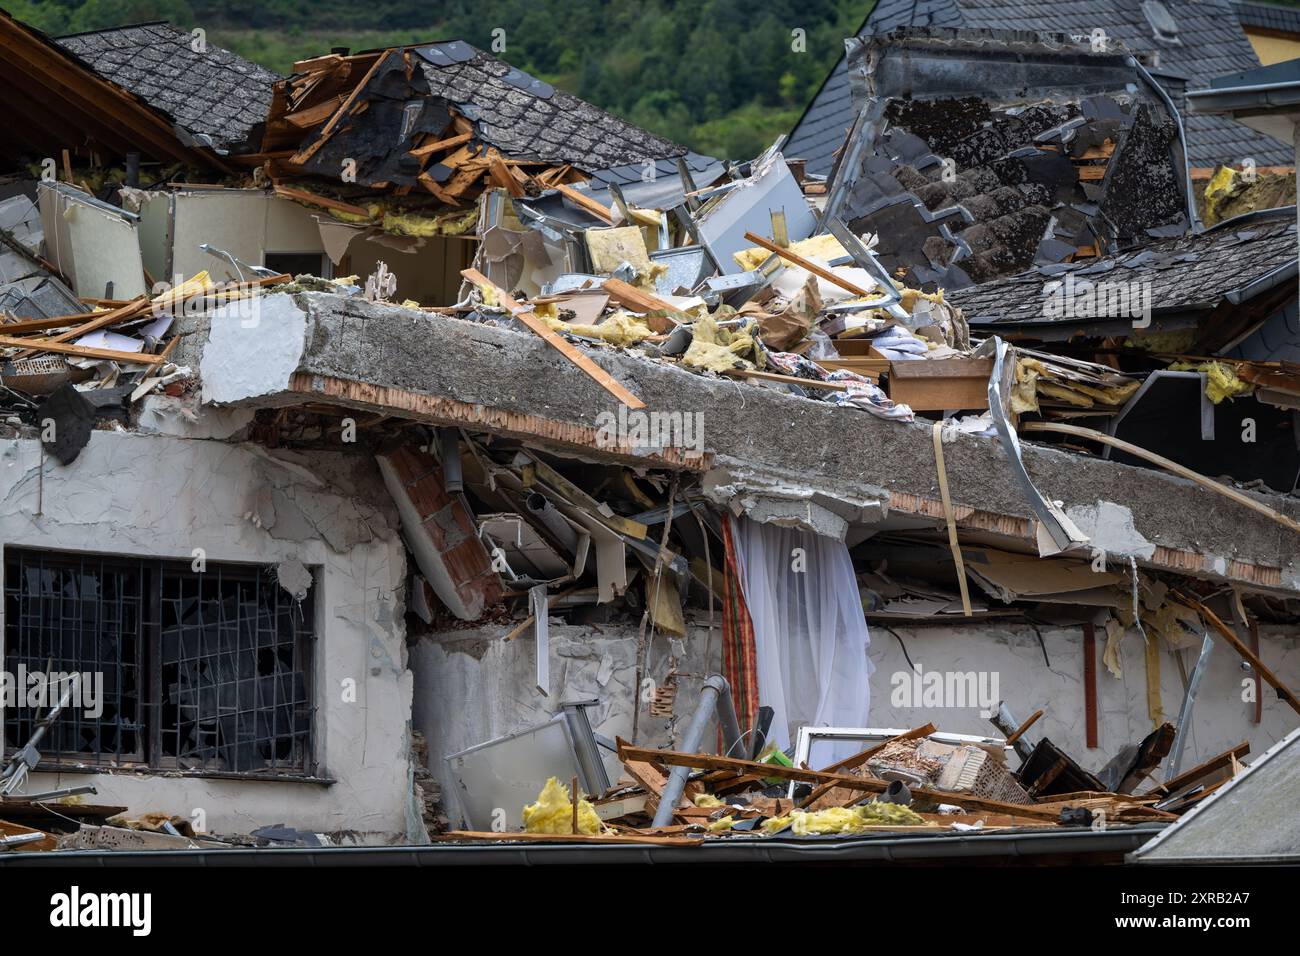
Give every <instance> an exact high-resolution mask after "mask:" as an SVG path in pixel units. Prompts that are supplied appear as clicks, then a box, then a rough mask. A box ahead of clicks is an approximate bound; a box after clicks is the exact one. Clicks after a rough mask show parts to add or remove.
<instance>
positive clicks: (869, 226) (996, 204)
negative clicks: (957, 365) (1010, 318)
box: [827, 29, 1190, 289]
mask: <svg viewBox="0 0 1300 956" xmlns="http://www.w3.org/2000/svg"><path fill="white" fill-rule="evenodd" d="M849 64H850V72H851V75H852V77H853V82H854V84H855V87H856V89H855V97H856V100H857V102H858V104H859V106H860V112H859V114H858V118H857V120H856V122H855V123H854V126H853V129H852V130H851V131H850V134H849V140H848V143H847V144H846V147H845V151H844V154H843V156H842V157H841V159H840V162H839V164H838V165H837V167H836V171H835V175H834V179H833V182H832V184H831V188H830V196H829V198H828V201H827V214H828V215H829V216H835V217H839V218H841V219H843V220H844V221H845V222H846V223H848V225H849V228H850V229H852V230H853V231H855V232H863V231H870V232H873V233H878V234H879V235H881V236H882V237H888V239H889V243H888V245H887V246H883V247H882V250H881V251H882V256H881V258H882V260H883V261H884V263H885V265H886V266H887V267H888V268H889V269H890V270H891V271H893V272H894V273H895V274H896V275H901V276H904V277H905V279H906V281H907V282H908V284H909V285H917V286H921V287H924V288H927V289H933V288H935V287H938V286H941V287H943V288H947V289H954V288H961V287H963V286H966V285H970V284H971V283H972V282H985V281H988V280H990V279H993V278H997V277H998V276H1006V275H1012V274H1014V273H1017V272H1020V271H1022V270H1024V269H1026V268H1028V267H1029V266H1031V265H1032V264H1034V263H1036V262H1037V263H1051V262H1062V261H1066V260H1070V259H1076V258H1084V257H1088V256H1094V255H1096V254H1097V253H1098V252H1105V251H1108V250H1114V249H1117V248H1122V247H1123V246H1125V245H1130V244H1133V243H1134V242H1138V241H1142V240H1146V239H1150V238H1153V237H1159V236H1166V235H1177V234H1181V233H1183V232H1185V231H1186V230H1187V228H1188V226H1189V223H1190V217H1189V209H1190V205H1189V195H1188V190H1187V182H1186V166H1185V161H1184V158H1183V151H1182V138H1181V129H1180V127H1179V121H1178V117H1177V114H1176V113H1174V112H1173V110H1172V109H1171V107H1170V106H1169V105H1167V103H1166V100H1165V98H1164V97H1163V94H1162V93H1161V92H1160V91H1159V90H1158V88H1156V87H1155V86H1154V85H1153V84H1152V83H1151V81H1150V77H1149V76H1148V75H1147V74H1145V73H1144V72H1143V71H1142V70H1141V69H1140V68H1139V67H1138V66H1137V65H1136V63H1135V62H1134V61H1133V60H1132V58H1131V57H1130V56H1128V55H1127V54H1124V53H1115V52H1102V53H1098V52H1094V51H1093V50H1092V49H1091V47H1090V46H1089V45H1088V44H1087V43H1086V42H1083V41H1078V40H1073V39H1071V38H1069V37H1066V36H1063V35H1059V34H1055V35H1040V34H1033V33H1007V32H998V31H969V30H938V29H936V30H900V31H897V32H895V33H893V34H890V35H889V36H887V37H877V38H872V39H869V40H850V41H849Z"/></svg>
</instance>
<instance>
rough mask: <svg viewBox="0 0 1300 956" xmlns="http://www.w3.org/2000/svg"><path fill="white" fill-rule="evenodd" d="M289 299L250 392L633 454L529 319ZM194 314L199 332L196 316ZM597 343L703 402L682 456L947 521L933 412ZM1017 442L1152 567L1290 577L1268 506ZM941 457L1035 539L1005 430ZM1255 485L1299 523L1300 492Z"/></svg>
mask: <svg viewBox="0 0 1300 956" xmlns="http://www.w3.org/2000/svg"><path fill="white" fill-rule="evenodd" d="M296 301H297V303H298V305H299V306H300V307H301V309H302V310H303V314H304V315H305V317H306V318H305V322H304V325H303V327H302V335H303V341H302V349H301V359H300V360H299V364H298V367H297V370H296V372H295V374H294V375H293V376H292V377H291V381H290V383H289V384H288V385H287V386H285V387H284V388H283V389H281V390H280V391H278V392H275V393H269V392H268V393H265V394H263V395H260V396H257V397H256V398H255V399H250V400H249V401H253V402H255V403H258V404H265V403H271V404H289V403H294V402H298V403H301V402H307V401H313V402H320V401H325V402H332V403H335V404H339V405H344V406H347V407H351V408H357V409H364V410H375V411H379V410H382V411H385V412H387V413H388V414H393V415H397V416H402V417H408V418H412V419H417V420H423V421H429V422H436V423H439V424H448V425H458V426H463V427H468V428H479V429H482V430H489V431H495V432H498V433H500V434H505V435H509V436H512V437H518V438H521V439H523V440H527V441H529V442H531V443H535V444H537V445H539V446H550V447H553V448H557V449H565V450H569V451H575V450H581V451H582V452H583V453H584V454H586V455H588V456H592V457H600V456H601V455H602V454H603V455H604V456H605V457H606V458H610V457H616V458H620V459H622V460H627V461H633V462H635V461H637V460H638V459H637V457H636V456H635V455H631V454H615V453H614V452H611V451H610V450H608V449H603V448H601V447H599V445H598V443H597V441H596V437H595V436H596V433H597V428H598V424H599V423H598V420H597V416H598V415H600V413H602V412H613V411H616V409H617V404H616V400H615V399H613V398H612V397H611V396H610V395H609V394H608V393H607V392H605V390H604V389H603V388H601V387H600V386H599V385H597V384H596V383H595V382H594V381H592V380H591V379H590V378H588V377H587V376H586V375H585V374H584V373H583V372H581V371H580V370H578V369H577V368H575V367H574V366H572V365H570V364H569V363H568V362H567V361H566V360H565V359H563V358H562V357H561V356H560V355H559V354H558V353H557V352H555V350H554V349H552V348H551V347H550V346H548V345H546V343H544V342H543V341H541V340H540V339H538V338H537V337H536V336H534V335H532V334H531V333H527V332H523V331H515V330H513V329H508V328H499V327H494V326H489V325H484V324H479V323H474V322H469V321H465V320H462V319H458V318H453V317H448V316H442V315H433V314H422V313H414V312H412V311H411V310H407V309H400V308H396V307H392V306H386V305H379V304H372V303H366V302H364V301H361V300H358V299H348V298H344V297H341V296H337V295H331V294H325V293H305V294H302V295H299V296H298V297H297V300H296ZM193 321H195V322H196V323H197V325H196V327H195V328H196V330H198V329H200V328H201V327H202V323H203V322H204V320H203V319H202V318H201V317H200V318H198V319H195V320H193ZM193 338H194V339H197V342H196V344H195V345H194V346H193V347H194V348H196V349H203V348H204V346H203V343H204V342H205V341H206V336H195V337H193ZM589 354H590V355H591V357H592V358H593V360H594V361H595V362H596V363H597V364H599V365H600V366H601V367H602V368H604V369H605V370H606V371H608V372H610V373H611V374H612V375H613V376H614V377H615V378H617V379H618V380H619V381H620V382H622V383H623V384H624V385H625V386H626V387H628V388H629V389H631V390H632V391H633V392H634V393H636V394H637V395H638V396H640V397H641V398H642V399H643V400H644V401H645V402H646V405H647V408H648V409H651V410H658V411H664V412H681V413H694V412H700V413H702V414H703V416H704V419H703V440H704V441H703V444H704V448H705V455H706V458H705V461H704V463H703V464H696V465H694V466H691V465H685V464H684V463H683V464H684V467H695V468H697V469H698V468H706V467H710V466H711V465H712V464H713V463H715V462H734V463H743V464H744V469H743V470H746V471H748V472H750V473H751V475H753V476H755V477H753V478H749V477H746V478H745V479H744V482H743V483H744V484H745V485H747V486H748V487H749V488H752V490H753V491H755V492H759V493H763V492H765V491H766V490H768V486H770V484H771V482H772V481H776V482H787V483H788V481H789V479H790V477H791V476H797V478H798V484H799V485H800V486H801V487H803V488H806V489H807V490H808V492H809V493H810V495H811V496H824V498H825V499H827V500H829V501H838V502H846V503H862V502H871V501H877V502H880V501H882V500H883V496H888V498H887V505H885V506H884V509H883V510H884V511H885V512H886V513H887V514H888V515H904V516H910V517H917V516H919V517H924V518H925V519H927V520H930V521H933V522H934V523H935V525H936V526H938V525H939V524H940V523H941V521H942V510H941V508H940V506H939V505H938V498H939V492H938V479H937V474H936V471H935V463H934V452H933V448H932V444H931V437H930V426H929V425H928V424H926V423H923V422H916V423H912V424H906V423H899V422H888V421H881V420H879V419H876V418H874V417H872V416H870V415H868V414H866V413H864V412H861V411H859V410H856V409H852V408H844V407H837V406H832V405H829V404H827V403H824V402H818V401H814V400H811V399H805V398H801V397H797V396H793V395H789V394H786V393H783V392H778V391H776V390H773V389H770V388H763V387H756V386H753V385H747V384H739V383H736V382H733V381H730V380H726V379H719V378H705V377H703V376H699V375H694V374H691V373H689V372H686V371H683V370H682V369H680V368H676V367H674V366H671V365H668V364H666V363H662V362H654V361H651V360H648V359H646V358H645V357H643V356H640V355H632V354H627V353H622V352H618V351H615V350H612V349H600V350H592V351H590V352H589ZM181 360H184V361H191V362H192V361H193V359H192V358H191V357H182V359H181ZM1023 446H1024V463H1025V467H1026V469H1027V470H1028V473H1029V475H1030V477H1031V478H1032V479H1033V481H1034V483H1035V484H1036V485H1037V487H1038V488H1039V489H1040V490H1041V491H1042V493H1043V494H1044V495H1046V496H1047V497H1049V498H1051V499H1053V500H1059V501H1061V502H1063V504H1064V507H1065V508H1066V509H1067V511H1068V510H1069V509H1071V508H1074V509H1078V508H1086V507H1093V508H1095V507H1096V503H1097V502H1098V501H1103V502H1113V503H1114V504H1116V505H1117V506H1122V507H1124V508H1127V509H1128V510H1129V512H1130V513H1131V514H1132V528H1133V534H1134V535H1136V536H1138V537H1140V538H1141V539H1143V540H1145V541H1146V542H1147V543H1148V544H1149V545H1151V546H1152V547H1153V550H1152V551H1151V553H1150V555H1149V556H1148V557H1146V558H1141V559H1140V560H1141V561H1142V562H1143V563H1144V564H1147V565H1149V566H1153V567H1165V568H1168V569H1171V570H1177V571H1179V572H1180V573H1185V574H1190V575H1193V576H1202V577H1208V578H1222V579H1227V580H1233V581H1238V582H1242V583H1247V584H1250V585H1252V586H1256V587H1260V588H1264V589H1273V590H1288V589H1290V590H1294V589H1295V586H1296V581H1297V577H1298V576H1297V573H1296V566H1295V564H1294V562H1295V560H1296V559H1295V558H1294V555H1295V554H1296V553H1297V548H1296V544H1297V542H1296V540H1295V535H1294V534H1293V533H1292V532H1290V531H1288V530H1286V529H1284V528H1282V527H1280V526H1279V525H1277V524H1275V523H1273V522H1271V521H1269V520H1268V519H1266V518H1264V517H1263V516H1261V515H1258V514H1255V513H1253V512H1251V511H1249V510H1248V509H1244V508H1242V507H1241V506H1240V505H1238V504H1235V503H1234V502H1232V501H1229V500H1227V499H1224V498H1222V497H1221V496H1218V495H1216V494H1214V493H1212V492H1210V491H1208V490H1206V489H1203V488H1200V487H1198V486H1196V485H1194V484H1193V483H1191V482H1188V481H1185V480H1183V479H1180V478H1177V477H1175V476H1172V475H1168V474H1165V473H1163V472H1159V471H1153V470H1148V469H1144V468H1137V467H1134V466H1130V465H1124V464H1120V463H1117V462H1109V461H1104V460H1101V459H1096V458H1089V457H1086V456H1081V455H1077V454H1073V453H1069V452H1065V451H1061V450H1058V449H1056V448H1052V447H1050V446H1045V445H1040V444H1036V443H1034V442H1032V441H1031V442H1024V443H1023ZM944 457H945V464H946V467H947V472H948V480H949V485H950V488H951V493H952V499H953V502H954V505H955V506H956V508H957V511H958V513H959V524H960V525H961V526H963V527H967V528H970V529H972V530H979V531H986V532H989V533H991V534H996V535H1001V536H1004V537H1007V538H1011V539H1015V540H1019V541H1021V542H1024V543H1028V544H1032V542H1033V541H1034V540H1035V523H1034V520H1033V516H1032V512H1031V511H1030V509H1029V507H1028V505H1027V504H1026V502H1025V501H1024V499H1023V496H1022V494H1021V492H1020V489H1019V487H1018V486H1017V484H1016V481H1015V478H1014V476H1013V474H1012V471H1011V468H1010V466H1009V465H1008V464H1007V461H1006V458H1005V455H1004V454H1003V451H1002V448H1001V445H1000V444H999V442H998V440H997V439H995V438H989V437H982V436H973V435H960V436H957V437H956V438H955V439H954V440H953V441H952V442H951V443H949V444H947V445H945V447H944ZM641 460H642V461H643V463H649V462H646V461H645V459H641ZM658 463H660V464H661V463H662V462H658ZM757 476H770V478H769V479H767V480H764V479H760V478H759V477H757ZM738 490H741V491H743V490H746V488H745V487H741V488H740V489H738ZM882 493H883V494H882ZM1247 494H1251V495H1252V496H1254V497H1256V498H1257V499H1258V500H1260V501H1262V502H1264V503H1266V504H1268V505H1269V506H1270V507H1272V508H1274V509H1276V510H1278V511H1281V512H1282V513H1284V514H1288V515H1290V516H1292V517H1293V518H1298V519H1300V501H1296V500H1294V499H1291V498H1288V497H1284V496H1278V495H1264V494H1259V493H1256V492H1247ZM817 500H818V501H819V503H820V502H821V497H817ZM853 507H860V504H854V505H853ZM842 516H845V517H847V516H846V515H842ZM850 520H851V519H850ZM1143 547H1144V548H1145V546H1143Z"/></svg>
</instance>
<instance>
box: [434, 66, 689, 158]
mask: <svg viewBox="0 0 1300 956" xmlns="http://www.w3.org/2000/svg"><path fill="white" fill-rule="evenodd" d="M417 49H418V51H420V52H421V53H422V57H423V62H422V63H421V66H422V67H423V68H424V75H425V77H426V78H427V79H428V81H429V92H430V93H431V94H432V95H434V96H439V97H443V98H445V99H447V100H449V101H450V102H451V103H453V104H455V105H456V106H457V107H458V108H459V110H460V111H461V112H462V113H464V114H465V115H467V116H469V117H470V118H471V119H474V120H476V122H477V123H478V126H479V129H480V131H481V132H482V135H483V138H484V140H485V141H487V142H488V143H490V144H491V145H492V146H495V147H496V148H497V149H499V150H501V152H502V153H505V154H506V155H507V156H511V157H513V158H516V159H523V158H526V157H528V158H536V159H538V160H540V161H542V162H548V163H571V164H572V165H574V166H576V167H578V168H579V169H582V170H584V171H586V172H595V171H597V170H604V169H612V168H614V167H618V166H627V165H630V164H633V163H644V162H645V161H646V160H660V159H673V158H675V157H678V156H685V155H686V147H685V146H679V145H678V144H676V143H674V142H672V141H671V140H667V139H664V138H663V137H662V136H656V135H655V134H654V133H651V132H650V131H648V130H645V129H642V128H641V127H639V126H635V125H633V124H632V123H629V122H628V121H627V120H623V119H619V118H618V117H617V116H614V115H613V114H611V113H606V112H605V111H604V110H602V109H599V108H598V107H595V106H592V105H591V104H590V103H588V102H587V101H586V100H581V99H579V98H578V97H576V96H574V95H573V94H571V93H566V92H564V91H563V90H558V89H555V88H553V87H551V86H550V85H549V84H546V83H543V82H541V81H540V80H536V79H534V78H533V77H531V76H529V75H528V74H527V73H524V72H522V71H520V70H517V69H515V68H514V67H512V66H510V64H508V63H506V62H505V61H503V60H498V59H497V58H496V57H494V56H492V55H490V54H488V53H484V52H483V51H482V50H479V49H477V48H475V47H473V46H470V45H469V44H467V43H464V42H462V41H451V42H449V43H435V44H431V45H429V46H427V47H420V48H417ZM425 51H427V52H425ZM674 168H675V167H674Z"/></svg>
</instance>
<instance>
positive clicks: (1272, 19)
mask: <svg viewBox="0 0 1300 956" xmlns="http://www.w3.org/2000/svg"><path fill="white" fill-rule="evenodd" d="M1231 2H1232V6H1233V8H1234V9H1236V11H1237V19H1238V20H1240V21H1241V25H1242V26H1244V27H1259V28H1260V29H1263V30H1281V31H1282V32H1284V33H1300V9H1297V8H1296V7H1279V6H1277V5H1275V4H1272V3H1246V2H1244V0H1231Z"/></svg>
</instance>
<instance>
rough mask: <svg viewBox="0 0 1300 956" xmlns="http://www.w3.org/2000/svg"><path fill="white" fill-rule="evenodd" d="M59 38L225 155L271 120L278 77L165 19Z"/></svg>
mask: <svg viewBox="0 0 1300 956" xmlns="http://www.w3.org/2000/svg"><path fill="white" fill-rule="evenodd" d="M56 42H57V43H58V44H59V46H61V47H63V49H65V50H67V51H68V52H69V53H71V54H73V55H75V56H76V57H77V58H78V59H79V60H80V61H81V62H83V63H85V64H86V65H87V66H89V67H90V69H92V70H93V71H94V72H95V73H96V74H97V75H99V76H100V77H102V78H103V79H105V80H107V81H109V82H110V83H114V84H116V85H117V86H120V87H121V88H122V89H124V90H127V91H128V92H130V93H132V94H134V95H136V96H138V97H139V98H140V99H142V100H143V101H144V102H146V103H148V104H149V105H150V106H152V107H153V108H155V109H157V110H160V111H161V112H163V113H166V114H167V115H168V116H170V117H171V118H172V119H173V120H174V121H175V123H176V125H177V126H178V127H179V128H180V129H181V130H183V131H185V132H186V133H188V134H189V135H190V136H192V137H193V138H194V139H195V140H196V141H197V142H198V143H200V144H202V145H204V146H212V147H215V148H216V149H217V150H218V151H223V152H224V151H227V150H238V149H239V148H240V147H241V146H243V145H244V144H245V142H246V141H247V140H248V138H249V135H250V133H251V132H252V131H253V128H254V127H255V126H256V125H257V124H259V123H261V122H262V121H263V120H264V119H265V118H266V111H267V109H268V108H269V107H270V105H271V87H272V86H273V85H274V84H275V83H276V81H277V80H279V79H280V77H279V75H278V74H275V73H272V72H271V71H270V70H268V69H265V68H264V67H261V66H258V65H257V64H256V63H252V62H250V61H248V60H245V59H244V58H243V57H241V56H238V55H237V54H234V53H231V52H230V51H229V50H223V49H222V48H221V47H219V46H215V45H213V44H211V43H208V42H207V41H206V40H201V39H199V38H196V37H195V36H193V35H192V34H190V33H188V32H187V31H185V30H180V29H177V28H176V27H174V26H172V25H171V24H169V23H165V22H155V23H141V24H137V25H135V26H125V27H116V28H113V29H109V30H95V31H92V32H89V33H78V34H75V35H73V36H66V37H60V38H59V39H58V40H57V41H56Z"/></svg>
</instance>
